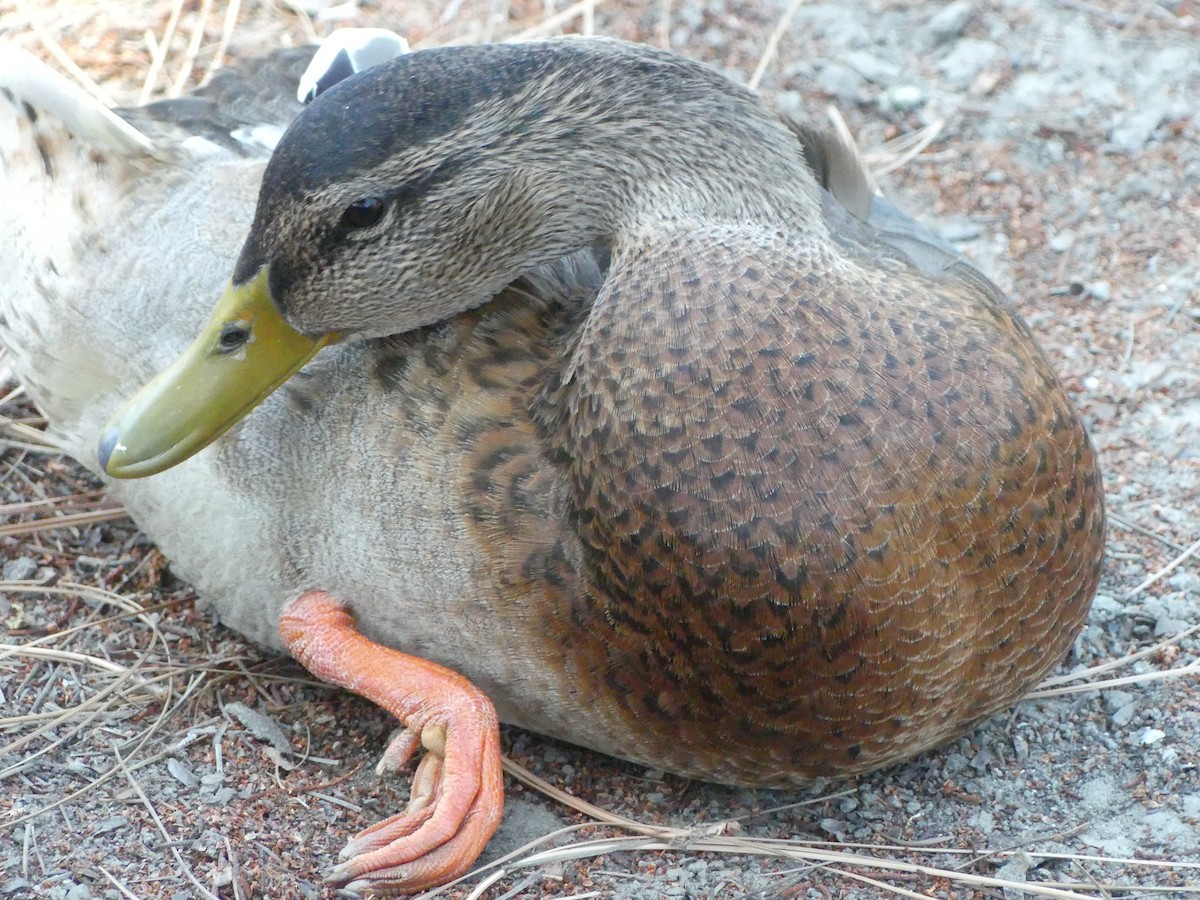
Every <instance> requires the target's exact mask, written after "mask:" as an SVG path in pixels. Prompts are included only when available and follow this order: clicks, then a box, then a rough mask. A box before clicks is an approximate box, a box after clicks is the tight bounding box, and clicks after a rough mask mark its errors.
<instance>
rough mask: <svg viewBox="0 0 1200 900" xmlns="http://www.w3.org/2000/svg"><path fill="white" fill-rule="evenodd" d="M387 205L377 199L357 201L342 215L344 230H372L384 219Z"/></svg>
mask: <svg viewBox="0 0 1200 900" xmlns="http://www.w3.org/2000/svg"><path fill="white" fill-rule="evenodd" d="M385 209H387V205H386V204H385V203H384V202H383V201H382V200H380V199H378V198H377V197H363V198H362V199H361V200H355V201H354V202H353V203H351V204H350V205H349V206H347V207H346V211H345V212H344V213H342V227H343V228H370V227H371V226H372V225H374V224H375V223H376V222H378V221H379V220H380V219H382V218H383V212H384V210H385Z"/></svg>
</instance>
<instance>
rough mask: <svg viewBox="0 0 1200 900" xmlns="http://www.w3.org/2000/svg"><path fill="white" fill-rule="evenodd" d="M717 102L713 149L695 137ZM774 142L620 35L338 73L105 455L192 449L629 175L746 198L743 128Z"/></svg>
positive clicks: (668, 194)
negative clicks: (327, 355) (225, 267)
mask: <svg viewBox="0 0 1200 900" xmlns="http://www.w3.org/2000/svg"><path fill="white" fill-rule="evenodd" d="M666 111H669V114H670V118H671V119H672V120H673V121H671V122H666V121H664V116H665V115H666V114H667V113H666ZM714 119H715V120H716V121H717V122H722V121H723V122H725V123H728V129H729V133H728V134H726V135H725V137H726V139H727V140H726V143H727V144H728V145H729V147H730V148H731V149H730V152H729V154H728V156H729V160H726V161H725V162H721V160H720V157H721V156H722V154H721V153H720V152H713V151H712V150H711V148H709V149H708V150H705V151H703V152H697V151H696V148H697V147H698V146H703V144H704V143H705V142H706V141H711V129H712V124H713V121H712V120H714ZM738 132H743V133H740V134H739V133H738ZM771 140H775V141H777V142H778V143H779V144H780V146H781V147H784V148H788V147H791V148H794V146H795V145H794V142H793V141H792V140H791V139H790V138H789V137H788V135H787V134H786V133H785V131H784V130H783V129H781V128H779V126H778V123H777V122H775V123H772V120H771V117H769V116H766V115H764V113H763V110H762V109H761V107H759V106H758V104H757V102H756V101H755V99H754V98H753V97H752V96H751V95H749V94H748V93H746V92H745V91H743V90H741V89H739V88H736V87H735V86H733V85H732V84H731V83H729V82H728V81H726V80H725V79H724V78H722V77H721V76H719V75H717V74H716V73H713V72H711V71H709V70H707V69H705V68H704V67H702V66H700V65H698V64H696V63H691V62H689V61H687V60H683V59H681V58H679V57H676V56H673V55H670V54H666V53H663V52H661V51H655V50H652V49H650V48H644V47H634V46H633V45H625V44H620V43H618V42H612V41H557V42H546V43H544V44H531V45H494V46H484V47H470V48H467V47H463V48H442V49H439V50H433V51H424V52H421V53H414V54H410V55H407V56H401V57H398V58H396V59H394V60H392V61H390V62H388V63H385V64H383V65H380V66H376V67H374V68H372V69H369V70H367V71H366V72H363V73H361V74H359V75H357V76H355V77H353V78H350V79H348V80H346V81H344V82H342V83H341V84H338V85H337V86H336V87H334V88H333V89H331V90H329V91H328V92H326V93H324V94H322V95H321V96H319V97H317V98H316V100H315V101H314V102H313V103H312V104H311V105H310V106H309V107H308V108H307V109H306V110H305V111H304V112H303V113H302V114H301V115H300V116H299V117H298V118H297V119H296V121H295V122H294V123H293V124H292V126H291V127H290V128H289V129H288V131H287V132H286V133H285V134H284V136H283V138H282V139H281V141H280V143H279V145H278V146H277V148H276V150H275V153H274V155H273V156H272V158H271V160H270V162H269V163H268V165H267V168H266V171H265V173H264V176H263V183H262V188H261V190H260V194H259V198H258V206H257V209H256V212H255V217H254V222H253V225H252V227H251V230H250V233H249V236H248V237H247V239H246V242H245V245H244V246H243V248H242V252H241V255H240V257H239V259H238V261H237V264H236V266H235V268H234V272H233V278H232V280H231V282H230V285H229V287H228V289H227V290H226V292H225V295H224V296H223V298H222V299H221V301H220V303H219V304H218V306H217V309H216V311H215V312H214V314H213V317H212V319H211V320H210V321H209V323H208V325H207V326H206V327H205V329H204V331H203V332H202V333H201V335H200V336H199V338H198V339H197V340H196V342H195V343H194V344H193V345H192V346H191V348H190V349H189V350H188V351H187V352H186V353H185V354H184V355H183V356H182V357H181V358H180V359H179V360H178V361H177V362H176V363H175V364H174V365H173V366H171V367H170V368H169V369H167V370H166V371H164V372H163V373H161V374H160V375H159V376H158V377H157V378H155V379H154V380H153V381H152V382H151V383H150V384H149V385H147V386H146V387H145V388H143V389H142V391H141V392H140V393H139V394H137V395H136V396H135V397H134V398H133V399H132V400H131V401H130V402H129V403H128V404H127V405H126V406H125V407H124V409H123V410H122V411H121V412H120V413H118V415H117V416H116V417H115V418H114V419H113V421H112V422H111V423H110V425H109V427H108V429H106V432H105V434H104V436H103V438H102V441H101V447H100V463H101V466H102V467H103V468H104V469H105V471H107V472H108V474H110V475H113V476H116V477H120V478H131V477H140V476H143V475H151V474H154V473H155V472H159V471H162V470H163V469H166V468H169V467H170V466H173V465H175V464H177V463H179V462H182V461H183V460H184V459H187V458H188V457H189V456H191V455H192V454H194V453H196V452H197V451H199V450H200V449H202V448H203V447H205V446H206V445H207V444H208V443H210V442H211V441H213V440H215V439H216V438H217V437H219V436H220V435H221V434H223V433H224V432H225V431H226V430H227V429H229V428H230V427H232V426H233V425H234V424H235V423H236V422H237V421H238V420H239V419H241V418H242V417H243V416H244V415H245V414H246V413H247V412H249V411H250V410H251V409H253V408H254V407H255V406H256V405H257V404H258V403H260V402H261V401H262V400H263V399H264V398H266V397H267V396H268V395H269V394H270V393H271V392H272V391H274V390H275V389H276V388H278V387H279V386H280V385H282V384H283V383H284V382H285V381H286V380H287V379H288V378H289V377H290V376H291V375H292V374H293V373H295V372H296V371H297V370H298V369H300V368H301V367H302V366H303V365H304V364H305V363H306V362H307V361H308V360H309V359H311V358H312V356H313V355H314V354H315V353H317V351H318V350H320V349H321V348H322V347H324V346H326V345H328V344H332V343H335V342H337V341H340V340H343V339H347V338H371V337H379V336H383V335H389V334H398V333H403V332H408V331H411V330H413V329H417V328H421V327H423V326H426V325H430V324H432V323H435V322H438V321H443V320H445V319H448V318H450V317H452V316H454V315H457V314H459V313H461V312H463V311H466V310H468V309H472V308H474V307H476V306H479V305H481V304H482V303H484V302H486V301H487V300H488V299H490V298H491V297H492V296H494V295H495V294H496V293H498V292H499V291H500V290H502V289H503V288H504V287H505V286H506V285H507V284H509V283H511V282H512V281H513V280H515V279H516V278H518V277H519V276H520V275H521V274H523V273H525V272H529V271H530V270H532V269H533V268H535V267H537V266H540V265H544V264H546V263H549V262H551V261H553V260H555V259H559V258H561V257H563V256H566V255H568V254H571V253H573V252H575V251H577V250H580V249H582V248H584V247H587V246H589V245H590V244H591V243H592V242H593V241H595V240H604V239H607V238H609V237H611V235H612V234H613V233H614V232H615V231H617V230H619V229H620V228H621V227H623V226H624V225H627V224H628V222H629V221H630V218H631V208H632V207H634V206H635V205H636V202H637V201H638V199H639V198H638V197H636V196H635V195H636V194H637V193H638V192H639V191H641V192H642V194H643V195H644V196H643V197H642V198H641V199H642V200H643V202H644V203H651V204H654V206H655V210H656V214H658V213H664V214H665V215H666V216H668V217H669V216H670V215H672V214H680V213H683V214H686V213H687V212H688V210H687V209H686V208H685V207H686V202H685V201H684V200H682V199H680V198H682V197H685V196H690V195H695V196H696V197H699V201H698V202H699V203H702V204H708V205H710V206H711V205H712V204H713V203H719V202H724V194H723V192H724V193H725V194H727V195H728V197H729V198H732V200H731V202H732V203H733V205H734V206H735V207H736V210H737V211H740V209H741V207H742V206H744V205H745V204H746V203H747V202H748V201H747V200H746V199H745V198H746V197H749V196H751V195H752V194H753V192H754V188H753V185H755V184H757V183H765V184H769V183H771V180H770V179H764V178H763V175H762V170H761V168H760V166H761V160H759V161H750V162H748V161H746V160H745V159H743V158H742V157H743V156H745V154H742V153H740V151H739V147H745V146H752V147H756V148H759V149H760V150H761V148H762V147H763V146H764V143H769V142H770V141H771ZM782 152H784V153H788V152H790V153H792V155H793V156H798V154H796V153H795V152H794V150H788V149H785V150H783V151H782ZM689 154H690V155H692V156H694V157H695V158H694V159H692V160H685V161H684V162H685V164H684V165H682V166H680V165H679V159H680V157H681V156H684V155H689ZM721 165H724V166H725V168H726V169H729V167H730V166H732V167H733V168H734V169H735V170H736V171H733V172H732V173H731V172H730V171H722V170H721ZM739 167H740V168H739ZM742 169H744V172H743V171H742ZM739 178H744V182H745V183H743V184H740V185H739V184H738V183H737V182H738V179H739ZM790 190H792V191H794V188H791V189H790ZM719 194H720V195H722V196H719V197H718V196H716V195H719ZM645 196H648V197H649V199H648V200H646V199H645ZM714 198H715V199H714ZM688 202H690V201H688ZM673 203H675V204H676V208H672V204H673ZM636 216H637V211H636V210H635V211H634V212H633V218H636Z"/></svg>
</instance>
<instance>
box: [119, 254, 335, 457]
mask: <svg viewBox="0 0 1200 900" xmlns="http://www.w3.org/2000/svg"><path fill="white" fill-rule="evenodd" d="M338 337H339V336H338V335H337V334H326V335H322V336H320V337H316V338H311V337H306V336H305V335H302V334H300V333H299V332H298V331H296V330H295V329H294V328H292V326H290V325H289V324H288V323H287V322H286V321H284V319H283V317H282V316H281V315H280V314H279V310H278V309H277V308H276V306H275V303H274V301H272V299H271V292H270V288H269V287H268V285H267V269H266V268H265V267H264V268H263V269H262V271H260V272H259V273H258V274H257V275H256V276H255V277H254V278H253V279H251V280H250V281H248V282H246V283H245V284H243V285H230V286H229V287H228V288H227V289H226V291H225V295H224V296H223V297H222V298H221V302H220V303H218V304H217V308H216V310H215V311H214V312H213V315H212V318H211V319H209V321H208V324H207V325H205V326H204V330H203V331H202V332H200V336H199V337H198V338H196V341H195V342H194V343H193V344H192V345H191V346H190V347H189V348H188V349H187V350H186V351H185V352H184V354H183V356H181V357H179V359H178V360H176V361H175V363H174V364H173V365H171V367H170V368H168V369H166V370H165V371H163V372H161V373H159V374H158V375H157V376H156V377H155V378H154V380H153V381H151V382H150V383H149V384H148V385H146V386H145V387H144V388H142V389H141V391H139V392H138V393H137V394H136V395H135V396H134V397H133V399H131V400H130V401H129V402H128V403H126V404H125V406H124V407H123V408H122V409H121V411H120V412H118V413H117V415H116V416H115V417H114V418H113V419H112V421H111V422H109V425H108V428H107V429H105V432H104V435H103V437H102V438H101V439H100V467H101V468H102V469H104V471H106V472H107V473H108V474H109V475H112V476H113V477H115V478H141V477H143V476H145V475H154V474H155V473H157V472H161V471H163V470H164V469H169V468H171V466H174V465H177V464H178V463H181V462H183V461H184V460H185V459H187V458H188V457H189V456H192V455H193V454H195V453H198V452H200V451H201V450H203V449H204V448H205V447H207V446H208V445H209V444H211V443H212V442H213V441H215V440H216V439H217V438H219V437H220V436H221V435H223V434H224V433H225V432H226V431H228V430H229V429H230V428H232V427H233V426H234V425H235V424H236V423H237V422H238V421H239V420H240V419H241V418H242V417H243V416H244V415H246V413H248V412H250V410H252V409H254V407H256V406H257V405H258V404H259V403H261V402H262V401H263V400H265V399H266V398H267V397H268V396H269V395H270V394H271V392H272V391H274V390H275V389H276V388H278V387H279V386H280V385H281V384H283V383H284V382H285V381H287V380H288V378H290V377H291V376H292V375H293V374H295V372H296V371H297V370H298V369H299V368H300V367H301V366H303V365H304V364H305V363H306V362H308V361H309V360H310V359H312V358H313V356H314V355H315V354H316V352H317V351H318V350H320V349H321V348H322V347H324V346H326V345H327V344H332V343H334V342H335V341H337V340H338Z"/></svg>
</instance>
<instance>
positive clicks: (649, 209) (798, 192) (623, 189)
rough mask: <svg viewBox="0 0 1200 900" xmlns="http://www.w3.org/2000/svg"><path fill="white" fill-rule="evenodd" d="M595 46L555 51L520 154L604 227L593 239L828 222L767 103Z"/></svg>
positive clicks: (794, 143) (641, 51) (637, 52)
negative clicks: (685, 228) (677, 229)
mask: <svg viewBox="0 0 1200 900" xmlns="http://www.w3.org/2000/svg"><path fill="white" fill-rule="evenodd" d="M590 43H591V42H579V41H574V42H562V43H559V44H550V45H549V46H551V47H554V48H556V49H557V50H559V52H560V54H561V55H560V57H559V59H558V60H557V61H556V65H555V66H554V69H553V71H552V73H551V75H550V76H548V77H545V78H544V79H543V80H542V82H541V84H540V85H538V86H537V87H536V88H532V89H530V90H529V91H528V92H527V94H526V95H525V96H524V97H523V98H522V100H523V105H524V106H525V107H526V109H532V110H536V109H537V108H538V107H540V108H541V109H542V110H544V112H543V114H542V115H541V117H540V121H538V119H537V118H536V117H534V116H530V119H531V125H530V127H529V128H527V129H525V130H524V131H523V133H521V135H520V138H519V139H518V140H516V141H514V144H515V145H516V146H514V148H513V149H514V153H513V154H512V156H511V157H510V158H511V159H520V160H521V163H520V164H521V165H522V166H525V167H527V168H530V169H532V170H533V172H534V173H535V174H534V177H535V178H536V179H537V182H538V184H539V185H540V190H541V192H542V194H543V195H544V200H545V202H546V203H547V205H548V206H549V207H551V208H555V209H561V210H563V211H564V213H565V214H569V215H572V216H574V217H577V218H578V220H579V221H580V223H581V224H582V225H583V229H584V231H587V232H594V233H593V234H584V235H583V237H584V238H591V237H603V236H604V235H613V236H616V237H619V236H620V235H622V234H628V233H630V232H636V231H638V230H640V229H642V228H644V227H647V226H649V227H655V226H660V225H662V224H664V223H670V222H705V223H713V224H716V223H746V222H754V223H757V224H760V225H763V226H767V227H771V226H777V227H780V228H791V227H793V226H794V225H797V224H799V223H805V225H806V226H808V225H812V226H814V227H819V226H820V222H821V217H820V199H819V196H818V192H817V189H816V186H815V184H814V182H813V179H812V177H811V174H810V173H809V172H808V170H807V167H806V164H805V163H804V161H803V159H802V152H801V146H800V143H799V141H798V140H797V139H796V137H795V135H794V134H793V133H792V132H791V131H790V130H789V129H788V128H787V127H786V126H785V125H784V124H783V123H782V122H781V121H780V120H779V118H778V117H777V116H775V115H774V114H772V113H771V112H770V111H769V110H767V109H766V108H765V107H764V105H763V104H762V103H761V101H760V100H759V99H758V98H757V97H755V96H753V95H752V94H750V93H749V92H747V91H745V90H744V89H742V88H740V87H738V86H736V85H734V84H732V83H731V82H730V81H728V80H727V79H726V78H724V77H722V76H721V75H719V74H717V73H715V72H712V71H710V70H709V69H707V68H705V67H703V66H701V65H699V64H697V63H693V62H690V61H687V60H683V59H680V58H679V57H675V56H671V55H668V54H664V53H661V52H660V51H656V50H653V49H651V48H646V47H626V46H624V45H617V46H620V47H621V48H622V51H623V52H621V53H616V54H614V53H611V49H612V45H607V46H606V45H605V44H604V43H600V44H599V45H598V46H597V45H595V44H592V45H591V46H589V44H590ZM598 50H601V51H604V53H603V56H602V62H603V63H604V65H602V64H601V62H600V61H598V60H596V59H593V58H592V57H593V56H594V55H596V54H597V51H598ZM521 144H524V145H525V146H524V147H521V146H520V145H521Z"/></svg>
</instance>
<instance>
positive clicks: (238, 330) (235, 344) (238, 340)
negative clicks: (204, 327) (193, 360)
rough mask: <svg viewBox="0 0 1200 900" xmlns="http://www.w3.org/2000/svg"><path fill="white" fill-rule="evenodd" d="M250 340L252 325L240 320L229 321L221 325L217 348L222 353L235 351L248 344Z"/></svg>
mask: <svg viewBox="0 0 1200 900" xmlns="http://www.w3.org/2000/svg"><path fill="white" fill-rule="evenodd" d="M249 340H250V327H249V326H248V325H244V324H242V323H240V322H227V323H225V324H224V325H222V326H221V334H220V336H219V337H218V338H217V349H218V350H220V351H221V352H222V353H233V352H234V351H235V350H240V349H241V348H242V347H244V346H246V342H247V341H249Z"/></svg>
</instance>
